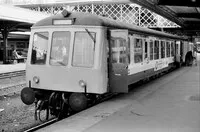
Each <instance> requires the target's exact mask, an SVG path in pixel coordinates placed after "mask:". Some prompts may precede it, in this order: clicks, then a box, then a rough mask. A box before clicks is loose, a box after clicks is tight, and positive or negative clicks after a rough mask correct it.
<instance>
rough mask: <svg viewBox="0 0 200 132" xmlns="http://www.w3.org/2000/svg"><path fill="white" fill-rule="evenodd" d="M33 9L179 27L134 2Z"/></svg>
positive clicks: (143, 24)
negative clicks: (82, 13) (83, 13)
mask: <svg viewBox="0 0 200 132" xmlns="http://www.w3.org/2000/svg"><path fill="white" fill-rule="evenodd" d="M30 9H31V10H35V11H40V12H45V13H51V14H57V13H59V12H61V11H62V10H63V9H67V10H70V11H76V12H87V13H92V14H96V15H101V16H102V15H104V16H106V17H109V18H112V19H115V20H118V21H122V22H125V23H130V24H135V25H138V26H142V27H150V28H177V27H179V26H178V25H177V24H176V23H174V22H171V21H169V20H167V19H165V18H164V17H162V16H160V15H158V14H156V13H154V12H152V11H150V10H148V9H146V8H144V7H141V6H139V5H137V4H133V3H120V4H119V3H109V4H107V3H103V4H92V3H89V4H84V5H81V4H78V5H67V4H62V5H59V6H58V5H56V6H53V5H49V6H48V5H46V6H40V7H30Z"/></svg>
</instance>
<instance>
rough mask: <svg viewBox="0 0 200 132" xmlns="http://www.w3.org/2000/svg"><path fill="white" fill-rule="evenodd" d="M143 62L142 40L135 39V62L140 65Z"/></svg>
mask: <svg viewBox="0 0 200 132" xmlns="http://www.w3.org/2000/svg"><path fill="white" fill-rule="evenodd" d="M142 61H143V48H142V39H135V43H134V62H135V63H140V62H142Z"/></svg>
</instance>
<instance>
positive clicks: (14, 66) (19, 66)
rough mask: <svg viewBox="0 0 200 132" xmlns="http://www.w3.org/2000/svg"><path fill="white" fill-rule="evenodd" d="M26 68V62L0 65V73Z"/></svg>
mask: <svg viewBox="0 0 200 132" xmlns="http://www.w3.org/2000/svg"><path fill="white" fill-rule="evenodd" d="M25 69H26V63H18V64H6V65H3V64H1V65H0V74H2V73H8V72H14V71H21V70H25Z"/></svg>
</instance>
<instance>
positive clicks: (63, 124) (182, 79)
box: [39, 62, 200, 132]
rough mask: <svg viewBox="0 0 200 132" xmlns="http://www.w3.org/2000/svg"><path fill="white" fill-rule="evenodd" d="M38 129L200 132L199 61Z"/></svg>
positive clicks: (45, 131)
mask: <svg viewBox="0 0 200 132" xmlns="http://www.w3.org/2000/svg"><path fill="white" fill-rule="evenodd" d="M39 131H40V132H200V65H199V62H198V65H197V66H192V67H183V68H180V69H178V70H175V71H173V72H171V73H168V74H166V75H164V76H163V77H161V78H158V79H156V80H153V81H151V82H149V83H147V84H144V85H142V86H139V87H137V88H136V89H133V90H132V91H131V92H130V93H128V94H123V95H119V96H117V97H115V98H113V99H110V100H109V101H106V102H103V103H101V104H98V105H96V106H94V107H92V108H89V109H87V110H85V111H82V112H80V113H78V114H76V115H74V116H71V117H69V118H67V119H64V120H62V121H59V122H57V123H55V124H53V125H51V126H47V127H46V128H43V129H41V130H39Z"/></svg>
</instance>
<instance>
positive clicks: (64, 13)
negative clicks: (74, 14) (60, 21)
mask: <svg viewBox="0 0 200 132" xmlns="http://www.w3.org/2000/svg"><path fill="white" fill-rule="evenodd" d="M70 14H71V13H70V12H69V11H67V10H63V11H62V15H63V16H64V17H68V16H69V15H70Z"/></svg>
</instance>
